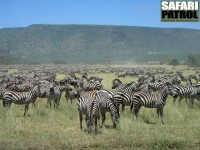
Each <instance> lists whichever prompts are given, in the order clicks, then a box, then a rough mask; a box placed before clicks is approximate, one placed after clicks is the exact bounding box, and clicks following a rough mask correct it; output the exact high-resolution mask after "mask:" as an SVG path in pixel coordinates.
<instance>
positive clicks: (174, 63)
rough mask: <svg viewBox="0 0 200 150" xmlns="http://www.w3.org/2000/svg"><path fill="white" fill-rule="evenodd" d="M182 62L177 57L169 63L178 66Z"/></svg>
mask: <svg viewBox="0 0 200 150" xmlns="http://www.w3.org/2000/svg"><path fill="white" fill-rule="evenodd" d="M179 64H180V63H179V61H178V60H176V59H172V60H171V61H170V62H169V65H173V66H178V65H179Z"/></svg>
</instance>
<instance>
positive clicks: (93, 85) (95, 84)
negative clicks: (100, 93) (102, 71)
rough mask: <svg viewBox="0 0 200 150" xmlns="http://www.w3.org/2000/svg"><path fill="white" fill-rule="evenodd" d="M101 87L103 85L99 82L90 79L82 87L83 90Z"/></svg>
mask: <svg viewBox="0 0 200 150" xmlns="http://www.w3.org/2000/svg"><path fill="white" fill-rule="evenodd" d="M102 88H103V86H102V84H101V82H99V81H94V80H90V81H89V83H88V84H87V85H86V86H85V87H84V90H85V91H91V90H100V89H102Z"/></svg>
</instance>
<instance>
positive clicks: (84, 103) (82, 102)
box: [77, 90, 97, 129]
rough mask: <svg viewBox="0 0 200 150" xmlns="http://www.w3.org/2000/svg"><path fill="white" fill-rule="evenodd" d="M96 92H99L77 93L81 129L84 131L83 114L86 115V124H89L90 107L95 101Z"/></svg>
mask: <svg viewBox="0 0 200 150" xmlns="http://www.w3.org/2000/svg"><path fill="white" fill-rule="evenodd" d="M96 92H97V90H94V91H87V92H81V91H78V92H77V97H78V102H77V108H78V112H79V119H80V129H82V120H83V114H84V115H86V123H87V120H88V111H89V105H90V103H91V102H92V101H93V99H94V97H95V94H96Z"/></svg>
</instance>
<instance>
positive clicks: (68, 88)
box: [65, 84, 78, 104]
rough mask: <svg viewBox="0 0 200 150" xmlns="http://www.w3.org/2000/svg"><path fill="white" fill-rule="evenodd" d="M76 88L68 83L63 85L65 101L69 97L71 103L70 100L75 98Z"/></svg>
mask: <svg viewBox="0 0 200 150" xmlns="http://www.w3.org/2000/svg"><path fill="white" fill-rule="evenodd" d="M77 90H78V89H74V88H72V87H71V86H70V85H68V84H67V85H66V86H65V98H66V101H68V100H69V99H70V101H71V104H72V100H73V99H75V98H76V95H77Z"/></svg>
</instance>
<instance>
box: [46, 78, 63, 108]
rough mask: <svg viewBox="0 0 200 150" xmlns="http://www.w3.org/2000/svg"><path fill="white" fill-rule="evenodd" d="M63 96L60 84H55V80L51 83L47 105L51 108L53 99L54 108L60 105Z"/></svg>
mask: <svg viewBox="0 0 200 150" xmlns="http://www.w3.org/2000/svg"><path fill="white" fill-rule="evenodd" d="M60 98H61V91H60V88H59V86H55V81H52V82H51V83H50V85H49V90H48V92H47V107H48V106H50V108H51V101H53V105H54V108H58V107H59V103H60Z"/></svg>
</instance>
